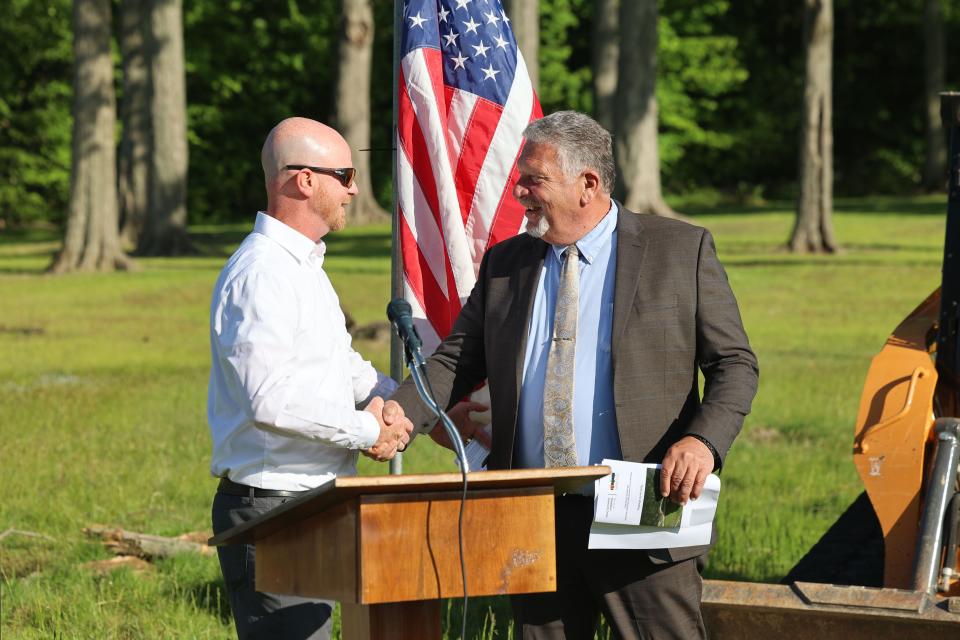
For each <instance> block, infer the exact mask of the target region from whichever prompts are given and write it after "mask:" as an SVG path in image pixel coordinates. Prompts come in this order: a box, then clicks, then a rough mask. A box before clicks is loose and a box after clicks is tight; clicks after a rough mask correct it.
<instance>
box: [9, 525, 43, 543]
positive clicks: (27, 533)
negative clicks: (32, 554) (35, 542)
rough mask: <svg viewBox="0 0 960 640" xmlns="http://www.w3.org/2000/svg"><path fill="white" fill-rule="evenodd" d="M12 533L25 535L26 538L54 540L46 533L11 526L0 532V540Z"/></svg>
mask: <svg viewBox="0 0 960 640" xmlns="http://www.w3.org/2000/svg"><path fill="white" fill-rule="evenodd" d="M12 535H18V536H27V537H28V538H42V539H44V540H49V541H50V542H56V539H55V538H51V537H50V536H48V535H46V534H43V533H37V532H36V531H24V530H23V529H14V528H12V527H11V528H10V529H7V530H6V531H4V532H3V533H0V540H3V539H4V538H6V537H8V536H12Z"/></svg>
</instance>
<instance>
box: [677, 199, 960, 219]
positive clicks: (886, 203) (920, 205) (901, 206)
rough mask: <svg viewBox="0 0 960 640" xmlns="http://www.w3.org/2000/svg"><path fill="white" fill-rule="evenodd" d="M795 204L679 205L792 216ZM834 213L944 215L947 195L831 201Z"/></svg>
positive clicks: (694, 210) (692, 212)
mask: <svg viewBox="0 0 960 640" xmlns="http://www.w3.org/2000/svg"><path fill="white" fill-rule="evenodd" d="M796 206H797V204H796V202H794V201H790V200H772V201H769V202H767V203H764V204H762V205H744V204H716V205H690V206H681V207H680V209H679V210H680V211H681V212H682V213H683V214H684V215H688V216H691V217H696V216H698V215H703V214H706V215H764V214H771V213H781V214H782V213H789V214H793V212H794V211H795V209H796ZM833 210H834V212H835V213H841V214H852V215H856V214H871V215H875V214H881V215H898V216H900V215H917V216H946V215H947V196H946V194H943V195H940V196H923V197H899V198H898V197H887V196H883V197H876V198H870V197H866V198H839V199H835V200H834V202H833Z"/></svg>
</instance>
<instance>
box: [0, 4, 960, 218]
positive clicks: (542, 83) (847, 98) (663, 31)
mask: <svg viewBox="0 0 960 640" xmlns="http://www.w3.org/2000/svg"><path fill="white" fill-rule="evenodd" d="M114 4H119V3H114ZM660 4H661V7H660V20H659V37H660V42H659V58H658V72H657V75H658V84H657V98H658V101H659V113H660V123H659V141H660V159H661V171H662V178H663V188H664V192H665V193H666V194H668V195H671V194H672V195H677V194H685V195H688V196H689V195H697V196H699V200H701V201H702V202H703V204H711V203H717V202H720V201H733V202H742V203H747V204H749V203H757V202H760V201H763V200H766V199H787V200H791V199H793V198H794V197H795V195H796V191H797V187H796V174H797V151H796V149H797V132H798V127H799V121H800V111H801V107H802V95H803V79H804V46H803V41H802V37H801V34H802V23H803V11H802V7H801V6H800V4H801V3H798V2H793V1H790V0H738V1H737V2H729V1H728V0H707V1H703V0H672V1H668V2H661V3H660ZM939 4H940V5H941V12H940V20H941V21H942V24H941V28H942V30H943V33H945V34H946V36H947V37H946V47H945V50H944V54H945V58H944V62H945V65H944V67H945V69H946V75H945V86H957V85H958V83H960V44H958V42H957V40H955V39H951V34H958V33H960V29H958V27H960V2H957V1H956V0H943V1H942V2H940V3H939ZM372 6H373V11H374V18H375V24H376V29H375V32H374V36H373V37H374V45H373V63H372V67H371V69H372V76H371V83H370V86H371V92H370V106H371V114H372V118H371V120H372V123H373V124H372V126H371V131H370V148H371V151H370V152H369V154H370V155H369V161H370V165H371V174H372V176H371V177H372V188H373V192H374V193H375V194H376V196H377V199H378V200H379V202H380V204H381V205H382V206H384V207H385V208H387V209H388V210H389V208H390V207H391V204H392V189H391V162H392V153H391V151H390V148H391V147H392V135H393V134H392V130H391V128H390V122H391V118H390V114H391V109H392V93H391V86H392V74H393V71H392V51H393V49H392V42H393V24H392V20H393V15H392V14H393V3H392V2H386V1H378V2H373V3H372ZM596 6H598V3H594V2H591V1H589V0H542V1H541V2H540V3H539V14H540V29H539V34H540V37H539V40H540V48H539V55H538V59H539V66H540V78H539V91H538V92H539V97H540V100H541V102H542V104H543V108H544V112H545V113H549V112H551V111H555V110H558V109H564V108H572V109H579V110H583V111H587V112H591V111H592V110H593V107H594V105H593V93H592V85H591V80H592V77H593V71H592V65H591V58H592V50H591V47H592V41H593V35H592V34H593V21H594V18H595V16H594V11H595V7H596ZM923 11H924V1H923V0H908V1H903V2H893V1H891V0H837V1H836V2H835V7H834V47H833V49H834V61H833V62H834V81H833V85H834V96H833V131H834V150H835V155H834V180H835V192H836V193H837V195H841V196H842V195H864V194H906V193H912V192H915V191H916V190H917V189H918V188H920V187H921V186H922V175H921V173H922V169H923V166H924V153H925V121H924V109H925V107H924V99H925V98H924V59H925V58H924V42H925V39H926V36H925V32H924V21H923ZM340 22H341V3H340V2H339V0H287V1H286V2H257V1H255V0H228V1H227V2H220V1H211V0H198V1H194V2H189V3H187V4H186V6H185V7H184V10H183V37H184V51H185V59H186V65H185V68H186V88H187V96H188V98H187V139H188V143H189V157H190V162H189V179H188V184H189V190H188V192H187V211H188V216H189V218H188V219H189V222H190V223H200V222H223V221H232V220H242V219H246V218H248V217H249V215H250V214H251V212H252V211H255V210H257V209H258V208H259V207H261V206H262V202H263V194H262V185H261V178H260V176H259V171H260V169H259V167H258V165H257V163H256V162H251V161H250V160H251V158H254V159H255V158H257V157H258V153H259V148H260V145H261V144H262V140H263V138H264V137H265V134H266V132H267V131H269V129H270V128H271V127H272V126H273V124H275V123H276V122H277V121H278V120H280V119H282V118H284V117H286V116H289V115H290V114H300V115H303V116H307V117H312V118H316V119H319V120H321V121H324V122H334V121H335V117H334V116H335V113H336V102H335V101H336V98H337V96H336V91H335V90H334V88H335V87H336V75H337V69H338V64H337V62H338V59H337V58H338V49H337V41H338V30H339V28H340ZM118 24H119V20H114V25H115V26H114V29H116V28H118V27H117V26H116V25H118ZM71 41H72V30H71V3H70V2H69V1H68V0H9V1H7V2H4V3H2V6H0V176H4V179H3V180H0V224H3V225H5V226H12V225H24V224H33V223H38V222H43V223H49V224H53V225H62V224H63V222H64V219H65V212H66V211H67V203H68V199H69V182H70V136H71V126H72V118H71V95H72V89H71V64H72V60H73V54H72V50H71ZM114 49H115V58H116V59H117V64H116V75H117V89H118V100H122V85H121V82H120V75H121V71H120V62H119V51H118V49H117V47H116V46H115V47H114Z"/></svg>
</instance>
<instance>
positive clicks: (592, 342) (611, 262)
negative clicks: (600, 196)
mask: <svg viewBox="0 0 960 640" xmlns="http://www.w3.org/2000/svg"><path fill="white" fill-rule="evenodd" d="M617 215H618V211H617V205H616V204H615V203H613V204H611V207H610V211H609V212H608V213H607V215H606V216H605V217H604V218H603V219H602V220H601V221H600V222H599V223H598V224H597V226H596V227H594V228H593V229H592V230H591V231H590V233H588V234H587V235H585V236H584V237H583V238H581V239H580V240H579V241H577V249H578V250H579V251H580V304H579V307H580V310H579V316H578V318H577V347H576V357H575V373H574V375H575V379H574V383H573V425H574V434H575V437H576V442H577V459H578V461H579V464H580V465H591V464H599V463H600V461H601V460H603V459H604V458H613V459H617V460H619V459H620V458H621V452H620V438H619V436H618V435H617V419H616V414H615V412H614V404H613V366H612V362H611V359H610V335H611V333H612V331H613V289H614V285H615V284H616V274H615V270H616V264H617ZM565 249H566V247H564V246H554V245H551V247H550V248H549V249H548V250H547V254H546V256H545V257H544V260H543V268H542V269H541V270H540V280H539V282H538V284H537V292H536V297H535V298H534V301H533V311H532V313H531V315H530V327H529V329H528V334H527V348H526V352H525V354H524V360H523V384H522V386H521V387H520V410H519V415H518V420H517V423H518V424H517V439H518V447H517V459H516V460H515V461H514V466H515V467H517V468H536V467H543V384H544V378H545V374H546V370H547V356H548V355H549V353H550V341H551V339H552V337H553V315H554V309H555V308H556V305H557V291H558V289H559V286H560V268H561V266H562V260H564V259H565V258H563V251H564V250H565Z"/></svg>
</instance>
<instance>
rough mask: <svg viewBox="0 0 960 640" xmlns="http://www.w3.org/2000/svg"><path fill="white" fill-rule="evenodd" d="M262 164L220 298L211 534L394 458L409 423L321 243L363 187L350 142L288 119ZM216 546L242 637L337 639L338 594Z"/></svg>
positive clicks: (213, 337) (243, 551)
mask: <svg viewBox="0 0 960 640" xmlns="http://www.w3.org/2000/svg"><path fill="white" fill-rule="evenodd" d="M261 161H262V163H263V172H264V179H265V183H266V191H267V208H266V211H261V212H259V213H258V214H257V219H256V222H255V224H254V229H253V233H251V234H250V235H249V236H247V238H246V239H245V240H244V241H243V243H242V244H241V245H240V247H239V248H238V249H237V251H236V253H234V254H233V256H232V257H231V258H230V260H229V261H228V262H227V264H226V266H225V267H224V269H223V271H222V272H221V274H220V277H219V279H218V280H217V284H216V286H215V287H214V292H213V300H212V304H211V313H210V345H211V352H212V367H211V372H210V387H209V396H208V404H207V416H208V421H209V423H210V432H211V436H212V439H213V455H212V460H211V472H212V474H213V475H214V476H215V477H219V478H220V484H219V487H218V490H217V494H216V497H215V498H214V502H213V514H212V515H213V530H214V533H220V532H222V531H225V530H226V529H229V528H231V527H233V526H235V525H237V524H240V523H241V522H244V521H247V520H250V519H252V518H254V517H257V516H259V515H260V514H262V513H265V512H266V511H269V510H270V509H272V508H274V507H276V506H278V505H280V504H282V503H283V502H285V501H287V500H289V499H291V498H294V497H296V496H298V495H300V494H301V493H302V492H303V491H306V490H309V489H313V488H314V487H317V486H319V485H321V484H323V483H324V482H327V481H329V480H332V479H333V478H334V477H336V476H337V475H353V474H355V473H356V461H357V455H358V453H363V454H365V455H367V456H369V457H371V458H373V459H375V460H378V461H384V460H389V459H391V458H393V456H394V455H395V454H396V452H397V451H402V450H403V449H404V448H405V446H406V444H407V442H409V439H410V431H411V429H412V425H411V423H410V421H409V420H408V419H406V418H405V417H404V415H403V410H402V409H400V407H399V405H397V403H395V402H387V403H386V404H384V401H383V399H382V398H383V397H385V396H387V395H389V394H390V393H392V391H393V390H394V389H395V387H396V383H395V382H394V381H393V380H391V379H390V378H389V377H387V376H385V375H383V374H381V373H379V372H377V371H376V370H375V369H374V368H373V366H371V364H370V363H369V362H367V361H366V360H364V359H363V358H362V357H361V356H360V355H359V354H358V353H357V352H355V351H354V350H353V348H352V347H351V342H350V334H349V333H347V330H346V327H345V319H344V315H343V312H342V310H341V309H340V301H339V299H338V297H337V294H336V292H335V291H334V290H333V287H332V286H331V284H330V280H329V279H328V278H327V275H326V273H325V272H324V271H323V260H324V252H325V248H326V247H325V245H324V243H323V237H324V236H325V235H326V234H327V233H329V232H331V231H339V230H341V229H343V227H344V225H345V224H346V213H345V208H346V207H347V206H348V205H349V204H350V201H351V199H352V198H353V196H355V195H356V194H357V186H356V184H355V183H354V176H355V173H356V170H355V169H354V168H353V166H352V165H353V162H352V159H351V154H350V147H349V146H348V145H347V143H346V141H345V140H344V139H343V138H342V137H341V136H340V134H338V133H337V132H336V131H334V130H333V129H331V128H330V127H327V126H326V125H323V124H321V123H319V122H316V121H314V120H308V119H306V118H288V119H287V120H284V121H282V122H281V123H279V124H278V125H277V126H276V127H274V129H273V130H272V131H271V132H270V134H269V135H268V136H267V140H266V142H265V143H264V145H263V151H262V153H261ZM361 407H365V408H361ZM218 554H219V557H220V567H221V570H222V571H223V576H224V580H225V582H226V587H227V593H228V595H229V597H230V607H231V609H232V611H233V616H234V620H235V622H236V626H237V634H238V635H239V637H240V638H242V639H245V638H294V637H295V638H329V637H330V632H331V627H332V622H331V613H332V607H333V604H334V603H333V602H331V601H324V600H312V599H306V598H297V597H292V596H285V595H278V594H270V593H261V592H258V591H256V589H255V588H254V554H253V546H252V545H229V546H225V547H219V548H218Z"/></svg>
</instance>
